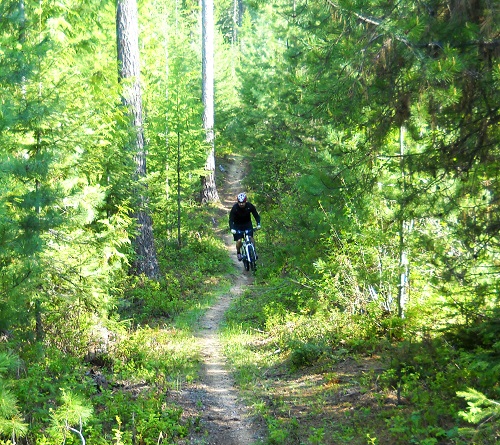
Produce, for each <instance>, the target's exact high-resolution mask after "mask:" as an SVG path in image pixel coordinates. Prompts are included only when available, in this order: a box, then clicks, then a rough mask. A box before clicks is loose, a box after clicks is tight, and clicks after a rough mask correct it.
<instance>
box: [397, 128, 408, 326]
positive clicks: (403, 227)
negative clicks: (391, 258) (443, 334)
mask: <svg viewBox="0 0 500 445" xmlns="http://www.w3.org/2000/svg"><path fill="white" fill-rule="evenodd" d="M404 136H405V127H404V125H401V126H400V127H399V148H400V166H401V181H402V184H401V188H402V189H401V192H402V195H403V198H404V195H405V192H406V177H405V164H404V162H405V149H404ZM403 198H401V204H400V205H401V216H400V218H401V219H400V221H399V270H400V273H399V285H398V316H399V317H401V318H404V317H405V308H406V303H407V300H408V287H409V285H408V281H409V277H408V275H409V263H408V261H409V258H408V251H407V247H406V244H407V241H406V238H405V234H406V232H407V230H408V227H409V224H408V222H407V221H405V219H404V218H403V216H402V215H403V214H404V208H403V206H404V199H403Z"/></svg>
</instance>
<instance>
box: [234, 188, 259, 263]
mask: <svg viewBox="0 0 500 445" xmlns="http://www.w3.org/2000/svg"><path fill="white" fill-rule="evenodd" d="M251 215H253V217H254V219H255V222H256V223H257V227H256V229H260V215H259V213H258V212H257V209H256V208H255V206H254V205H253V204H252V203H250V202H248V201H247V195H246V194H245V193H240V194H238V196H237V202H236V203H235V204H234V205H233V207H232V208H231V211H230V212H229V228H230V229H231V233H232V234H233V239H234V241H236V255H237V256H238V261H241V259H242V257H241V254H240V249H241V246H242V244H243V232H242V231H244V230H247V229H248V230H250V238H251V239H252V243H253V242H254V241H253V225H252V217H251Z"/></svg>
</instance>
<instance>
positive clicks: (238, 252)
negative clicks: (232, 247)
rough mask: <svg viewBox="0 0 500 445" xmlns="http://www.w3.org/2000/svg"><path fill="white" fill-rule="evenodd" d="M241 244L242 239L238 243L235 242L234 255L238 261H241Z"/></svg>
mask: <svg viewBox="0 0 500 445" xmlns="http://www.w3.org/2000/svg"><path fill="white" fill-rule="evenodd" d="M242 244H243V239H241V238H240V239H239V240H238V241H236V255H237V256H238V259H241V254H240V249H241V245H242Z"/></svg>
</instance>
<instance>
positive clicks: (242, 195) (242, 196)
mask: <svg viewBox="0 0 500 445" xmlns="http://www.w3.org/2000/svg"><path fill="white" fill-rule="evenodd" d="M246 201H247V195H245V193H240V194H239V195H238V202H246Z"/></svg>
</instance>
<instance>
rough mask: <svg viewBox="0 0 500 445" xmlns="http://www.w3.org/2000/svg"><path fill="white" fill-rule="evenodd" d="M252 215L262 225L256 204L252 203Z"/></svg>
mask: <svg viewBox="0 0 500 445" xmlns="http://www.w3.org/2000/svg"><path fill="white" fill-rule="evenodd" d="M252 215H253V217H254V218H255V222H256V223H257V225H258V226H260V215H259V212H257V209H256V208H255V206H254V205H252Z"/></svg>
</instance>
